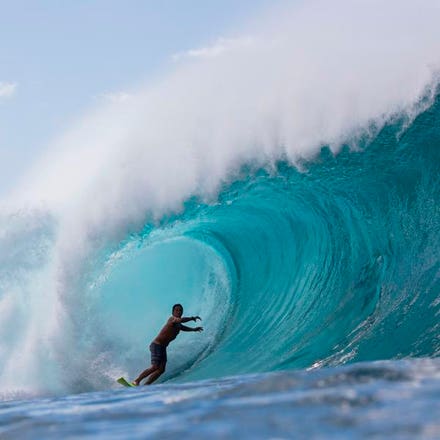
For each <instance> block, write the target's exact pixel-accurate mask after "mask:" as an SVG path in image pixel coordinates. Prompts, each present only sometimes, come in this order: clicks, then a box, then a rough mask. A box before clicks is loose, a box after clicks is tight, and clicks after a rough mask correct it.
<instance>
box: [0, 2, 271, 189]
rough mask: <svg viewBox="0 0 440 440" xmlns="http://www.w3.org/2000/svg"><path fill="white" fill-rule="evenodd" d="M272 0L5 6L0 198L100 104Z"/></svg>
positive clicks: (0, 41)
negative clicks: (58, 138) (56, 140)
mask: <svg viewBox="0 0 440 440" xmlns="http://www.w3.org/2000/svg"><path fill="white" fill-rule="evenodd" d="M270 3H273V2H270V1H269V0H240V1H237V0H209V1H207V0H168V1H165V0H164V1H156V0H144V1H141V0H126V1H116V0H94V1H85V0H77V1H55V0H51V1H49V0H45V1H31V0H28V1H23V0H15V1H14V2H10V1H1V2H0V4H1V14H0V194H2V193H4V192H5V191H7V190H8V189H10V188H11V187H12V186H13V185H14V184H15V183H16V182H17V180H18V178H19V176H20V175H22V174H23V173H25V172H26V169H27V168H28V167H29V166H30V164H31V163H32V162H33V161H34V160H35V158H36V157H37V156H38V155H39V153H40V152H41V151H42V150H43V149H44V148H45V146H47V145H48V143H49V142H50V140H51V139H53V138H54V137H55V136H56V135H58V134H61V133H63V131H64V130H66V129H67V128H68V127H69V126H70V125H71V124H72V122H73V121H74V120H75V118H77V117H79V116H80V115H81V114H82V113H84V112H85V111H86V110H87V109H88V108H90V107H92V106H94V105H96V103H97V101H99V100H105V99H111V98H112V97H118V96H123V95H118V94H120V93H123V92H124V91H125V90H127V89H129V88H130V87H132V86H134V85H136V84H137V83H139V82H141V81H144V80H148V78H149V77H150V76H152V75H156V74H160V70H161V69H162V68H164V67H165V66H169V64H170V63H171V62H172V56H173V55H174V54H176V53H179V52H182V51H186V50H189V49H193V48H198V47H203V46H204V45H207V44H212V43H213V42H215V41H216V40H217V39H218V38H221V37H227V36H229V35H233V33H234V31H236V30H239V29H240V26H241V24H242V23H246V21H247V20H248V19H251V18H252V17H253V16H254V15H258V14H260V13H261V12H262V11H264V10H265V8H267V7H269V5H270Z"/></svg>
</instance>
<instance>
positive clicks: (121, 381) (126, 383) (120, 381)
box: [116, 377, 136, 388]
mask: <svg viewBox="0 0 440 440" xmlns="http://www.w3.org/2000/svg"><path fill="white" fill-rule="evenodd" d="M116 382H118V383H119V384H121V385H123V386H124V387H130V388H136V385H134V384H132V383H131V382H128V380H126V379H125V377H120V378H119V379H117V380H116Z"/></svg>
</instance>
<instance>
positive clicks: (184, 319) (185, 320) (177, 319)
mask: <svg viewBox="0 0 440 440" xmlns="http://www.w3.org/2000/svg"><path fill="white" fill-rule="evenodd" d="M170 320H172V322H178V323H179V324H180V323H182V322H189V321H194V322H197V320H199V321H201V320H202V318H200V316H182V318H176V317H175V316H172V317H171V318H170Z"/></svg>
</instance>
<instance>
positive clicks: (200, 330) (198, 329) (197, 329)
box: [194, 327, 203, 332]
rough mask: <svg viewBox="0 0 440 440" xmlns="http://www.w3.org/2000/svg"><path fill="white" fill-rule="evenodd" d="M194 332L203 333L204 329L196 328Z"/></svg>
mask: <svg viewBox="0 0 440 440" xmlns="http://www.w3.org/2000/svg"><path fill="white" fill-rule="evenodd" d="M194 331H195V332H202V331H203V327H195V328H194Z"/></svg>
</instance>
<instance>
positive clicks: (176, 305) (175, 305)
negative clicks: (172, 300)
mask: <svg viewBox="0 0 440 440" xmlns="http://www.w3.org/2000/svg"><path fill="white" fill-rule="evenodd" d="M176 307H181V308H182V310H183V306H182V304H174V306H173V308H172V309H171V310H172V311H173V312H174V309H175V308H176Z"/></svg>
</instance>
